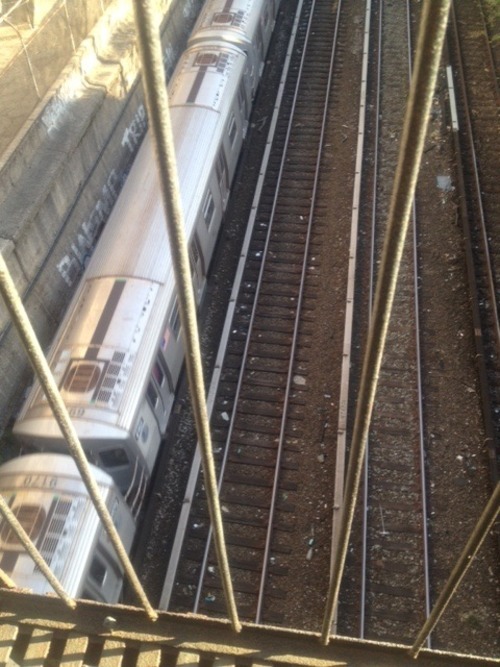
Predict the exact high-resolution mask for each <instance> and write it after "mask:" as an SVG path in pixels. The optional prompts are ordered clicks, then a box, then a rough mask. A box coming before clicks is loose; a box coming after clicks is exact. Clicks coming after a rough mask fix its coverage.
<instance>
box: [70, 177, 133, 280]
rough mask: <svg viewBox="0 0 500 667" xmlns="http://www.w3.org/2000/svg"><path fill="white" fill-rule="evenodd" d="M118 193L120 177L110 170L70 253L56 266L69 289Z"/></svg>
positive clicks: (89, 252)
mask: <svg viewBox="0 0 500 667" xmlns="http://www.w3.org/2000/svg"><path fill="white" fill-rule="evenodd" d="M119 191H120V177H119V175H118V174H117V172H116V171H115V170H114V169H112V170H111V172H110V174H109V176H108V178H107V181H106V183H105V184H104V185H103V186H102V191H101V192H102V195H101V197H100V198H99V199H98V200H97V202H96V204H95V206H94V208H93V209H92V212H91V213H90V215H89V217H88V219H87V220H85V222H84V223H83V224H82V225H81V226H80V228H79V230H78V232H77V234H76V238H75V240H74V241H73V242H72V244H71V249H70V252H69V253H68V254H66V255H65V256H64V257H63V258H62V260H61V261H60V262H58V264H57V268H58V270H59V273H60V274H61V276H62V277H63V279H64V281H65V282H66V283H67V284H68V285H69V286H70V287H71V286H72V285H73V284H74V282H75V280H76V279H77V278H78V276H79V275H80V274H81V273H82V271H83V269H84V268H85V266H86V265H87V262H88V261H89V258H90V255H91V254H92V250H93V249H94V246H95V244H96V241H97V239H98V238H99V234H100V232H101V230H102V227H103V225H104V223H105V222H106V220H107V218H108V216H109V214H110V213H111V209H112V208H113V204H114V203H115V201H116V198H117V196H118V192H119Z"/></svg>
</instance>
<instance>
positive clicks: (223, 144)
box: [0, 0, 279, 602]
mask: <svg viewBox="0 0 500 667" xmlns="http://www.w3.org/2000/svg"><path fill="white" fill-rule="evenodd" d="M278 5H279V0H208V1H207V2H206V3H205V5H204V7H203V9H202V11H201V13H200V16H199V19H198V21H197V23H196V25H195V27H194V30H193V33H192V35H191V38H190V40H189V43H188V46H187V49H186V51H185V52H184V53H183V55H182V56H181V57H180V59H179V62H178V64H177V67H176V69H175V71H174V73H173V75H172V78H171V81H170V83H169V104H170V112H171V119H172V130H173V134H174V141H175V150H176V157H177V167H178V176H179V183H180V191H181V199H182V205H183V212H184V222H185V232H186V238H187V239H188V243H189V256H190V263H191V270H192V277H193V286H194V291H195V294H196V298H197V301H198V303H199V302H200V301H201V299H202V297H203V292H204V287H205V282H206V274H207V270H208V267H209V264H210V260H211V257H212V254H213V251H214V247H215V243H216V240H217V236H218V232H219V228H220V224H221V220H222V217H223V214H224V211H225V208H226V205H227V202H228V197H229V191H230V187H231V183H232V180H233V176H234V173H235V170H236V166H237V162H238V157H239V154H240V151H241V146H242V142H243V140H244V137H245V133H246V129H247V124H248V120H249V115H250V111H251V105H252V100H253V97H254V95H255V91H256V88H257V85H258V81H259V78H260V75H261V73H262V69H263V65H264V59H265V55H266V52H267V48H268V46H269V42H270V38H271V33H272V30H273V27H274V22H275V19H276V14H277V11H278ZM157 179H158V177H157V173H156V164H155V160H154V155H153V146H152V143H151V137H150V135H149V133H148V134H147V135H146V137H145V139H144V141H143V143H142V145H141V148H140V149H139V152H138V154H137V157H136V159H135V161H134V164H133V166H132V169H131V171H130V174H129V176H128V178H127V181H126V183H125V185H124V187H123V189H122V191H121V193H120V196H119V198H118V199H117V202H116V204H115V206H114V208H113V211H112V213H111V215H110V218H109V220H108V222H107V224H106V227H105V229H104V231H103V233H102V236H101V238H100V240H99V242H98V244H97V247H96V249H95V251H94V253H93V255H92V257H91V259H90V262H89V264H88V267H87V268H86V270H85V273H84V275H83V277H82V279H81V281H80V284H79V287H78V288H77V291H76V293H75V295H74V298H73V299H72V301H71V304H70V306H69V308H68V311H67V313H66V316H65V318H64V320H63V322H62V324H61V326H60V328H59V330H58V333H57V334H56V336H55V340H54V342H53V345H52V347H51V350H50V353H49V363H50V366H51V369H52V372H53V374H54V377H55V379H56V381H57V383H58V386H59V389H60V391H61V393H62V396H63V398H64V401H65V403H66V405H67V407H68V409H69V412H70V414H71V416H72V420H73V423H74V426H75V428H76V431H77V433H78V435H79V438H80V441H81V443H82V446H83V447H84V449H85V452H86V455H87V458H88V459H89V461H90V462H91V463H92V464H94V466H96V467H97V468H99V469H100V471H101V472H99V473H97V470H96V474H98V475H99V476H100V477H99V479H104V477H103V475H105V476H106V480H108V482H109V483H110V484H111V486H113V485H116V488H117V489H118V490H119V492H120V497H121V498H122V499H123V502H124V503H125V504H126V505H127V506H128V507H129V508H130V509H131V512H132V516H133V515H134V514H135V513H136V510H137V506H138V504H139V503H140V502H141V499H142V496H143V494H144V490H145V488H146V487H147V484H148V481H149V478H150V476H151V473H152V470H153V467H154V465H155V461H156V458H157V455H158V451H159V447H160V441H161V437H162V435H163V433H164V432H165V429H166V426H167V421H168V418H169V414H170V410H171V406H172V403H173V400H174V393H175V390H176V385H177V382H178V379H179V375H180V372H181V368H182V364H183V357H184V351H183V344H182V340H181V335H180V334H181V332H180V322H179V314H178V306H177V298H176V289H175V284H174V275H173V270H172V262H171V256H170V249H169V243H168V238H167V232H166V225H165V219H164V211H163V206H162V200H161V195H160V190H159V187H158V180H157ZM14 434H15V436H16V437H17V438H18V440H19V441H20V443H21V444H22V445H25V446H27V447H29V448H30V449H35V450H38V451H41V452H46V454H44V455H38V456H42V458H43V456H47V457H48V458H47V461H54V462H55V461H57V462H60V461H68V457H67V456H65V453H66V454H67V451H68V450H67V446H66V443H65V440H64V439H63V438H62V436H61V433H60V431H59V427H58V425H57V422H56V421H55V419H54V418H53V415H52V412H51V410H50V407H49V405H48V403H47V401H46V399H45V397H44V394H43V392H42V391H41V389H40V387H38V386H35V387H34V388H33V390H32V391H31V392H30V395H29V397H28V399H27V401H26V403H25V405H24V406H23V408H22V411H21V413H20V415H19V418H18V420H17V422H16V424H15V426H14ZM23 460H24V461H26V470H25V471H24V472H23V465H24V464H23ZM33 461H34V459H31V457H21V458H20V459H17V460H16V461H15V464H14V463H13V462H11V463H7V464H5V465H4V466H2V467H1V468H0V492H1V493H2V494H3V495H5V496H6V497H7V498H9V499H13V500H12V502H13V503H15V507H16V512H17V514H18V517H22V523H23V525H24V527H25V529H26V530H27V532H28V533H30V530H31V532H33V530H35V532H37V534H38V532H40V534H41V533H43V532H44V530H46V526H45V524H44V523H43V522H44V521H49V518H48V517H49V514H50V512H48V511H47V510H45V515H44V517H45V518H43V519H42V518H37V519H36V521H38V522H39V524H37V526H36V529H34V528H32V527H30V525H28V524H29V523H30V522H31V520H32V517H35V514H36V516H37V517H41V516H42V515H43V513H41V514H37V513H36V512H33V513H31V512H30V511H27V512H25V511H24V510H23V505H24V504H25V505H27V506H30V505H33V506H35V505H36V503H37V501H36V500H33V502H32V501H31V500H30V494H31V493H34V494H38V493H40V489H36V490H35V489H34V488H33V487H32V486H30V485H29V484H27V485H26V486H25V488H24V490H23V493H22V494H21V491H20V488H21V487H22V486H23V482H22V479H23V476H24V479H26V478H27V477H29V478H30V479H32V473H31V472H28V469H31V467H32V466H33V465H34V464H33ZM36 465H41V463H40V459H36ZM61 465H62V467H58V466H59V463H58V466H56V465H54V470H57V471H58V472H56V473H55V474H54V476H53V479H54V480H55V481H54V482H52V483H53V484H55V485H56V486H57V484H58V483H59V482H58V479H59V476H60V477H61V479H64V480H65V482H64V483H65V484H66V485H67V487H65V488H67V489H68V490H67V492H68V493H69V494H70V495H71V489H70V487H71V483H70V482H69V481H68V480H69V479H73V480H74V484H75V489H76V487H77V486H78V488H80V486H79V485H81V481H80V480H79V479H78V475H77V474H73V472H74V471H73V472H71V474H69V473H68V472H67V471H70V470H72V468H71V461H69V462H68V467H67V469H66V468H65V467H64V465H63V464H61ZM9 466H14V468H9ZM48 466H49V468H50V464H48ZM4 470H7V471H8V472H7V473H6V474H5V475H4V474H3V473H4ZM10 470H14V472H9V471H10ZM16 474H17V475H18V476H19V478H18V479H17V478H16ZM5 480H7V481H5ZM108 482H107V483H108ZM61 483H62V482H61ZM111 486H110V488H111ZM113 488H114V487H113ZM13 489H15V490H13ZM75 493H77V492H76V491H75ZM9 502H10V500H9ZM47 502H48V501H47ZM124 511H125V510H124ZM72 516H73V517H76V514H73V515H72ZM33 520H35V519H33ZM75 521H77V519H76V518H75ZM60 525H61V526H62V523H60ZM121 528H122V530H119V532H121V535H122V539H123V540H124V542H125V544H126V545H127V546H129V545H130V543H131V537H132V536H133V533H134V521H133V520H132V521H131V522H130V521H128V520H127V521H122V523H121ZM78 530H79V529H78V527H77V529H76V533H77V532H78ZM100 530H101V529H100V528H99V527H96V528H95V530H94V533H93V534H92V535H91V536H90V535H88V531H85V534H86V535H87V537H86V538H85V539H86V540H87V541H88V542H87V546H88V548H89V549H91V550H94V551H97V552H99V548H96V546H95V545H96V544H97V543H98V542H96V540H97V541H98V540H99V537H98V535H97V534H98V533H99V531H100ZM82 531H83V528H82ZM76 533H75V534H76ZM62 535H63V533H61V537H60V539H61V540H63V537H62ZM4 537H6V540H7V541H6V540H4ZM52 539H53V540H57V536H56V534H55V533H53V536H52ZM65 539H66V537H64V540H65ZM9 540H10V541H9ZM14 543H15V539H14V538H13V536H12V534H11V533H10V531H9V529H8V528H7V527H5V526H3V527H2V524H0V561H1V562H2V563H3V564H4V565H5V567H4V568H3V569H4V570H5V571H6V572H7V574H11V576H12V578H13V579H14V581H16V583H19V585H22V586H25V587H28V588H33V589H34V590H37V591H40V592H43V591H44V590H46V588H44V587H43V586H41V587H40V585H39V584H38V583H37V577H38V576H39V575H37V574H36V572H35V568H34V567H33V568H31V575H30V576H28V575H27V574H26V572H27V571H28V570H23V571H24V572H25V574H24V575H23V577H22V579H21V578H19V579H18V578H16V577H17V570H16V567H18V566H19V563H20V562H21V561H20V560H19V558H14V557H13V556H10V557H7V556H5V554H7V553H12V552H13V551H15V549H14V548H13V544H14ZM91 545H92V546H91ZM65 553H66V558H67V559H68V560H69V559H71V554H72V553H74V550H73V551H72V550H71V549H67V550H66V552H65ZM110 558H114V560H115V564H114V566H113V567H114V570H115V571H116V570H117V568H118V565H117V562H118V561H117V560H116V558H115V557H114V556H113V555H110ZM87 560H88V562H87V566H88V567H86V568H80V570H79V572H80V574H79V575H78V576H76V575H75V576H76V578H77V579H78V581H77V582H76V583H75V584H74V585H72V587H71V593H72V594H73V595H75V596H79V595H85V596H86V597H92V598H94V599H99V600H101V599H102V600H105V601H108V602H113V601H116V600H117V599H118V595H119V591H118V588H117V587H115V586H109V587H107V584H106V581H107V578H106V576H104V577H103V576H101V577H100V579H101V581H96V580H95V578H93V579H92V577H91V583H92V586H90V585H89V576H90V575H89V572H91V570H92V559H91V558H90V556H89V558H88V559H87ZM14 563H15V564H16V567H14V568H13V567H11V565H12V564H14ZM101 565H102V563H101ZM68 567H72V566H71V565H69V566H68ZM75 567H76V564H75ZM95 567H96V566H94V571H95ZM28 569H29V568H28ZM99 572H101V574H102V567H101V568H100V570H99ZM96 586H98V587H99V591H98V592H97V591H96ZM49 589H50V586H49Z"/></svg>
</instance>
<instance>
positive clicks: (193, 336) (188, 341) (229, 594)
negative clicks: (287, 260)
mask: <svg viewBox="0 0 500 667" xmlns="http://www.w3.org/2000/svg"><path fill="white" fill-rule="evenodd" d="M134 7H135V12H136V14H135V15H136V26H137V33H138V38H139V40H138V41H139V51H140V55H141V64H142V76H143V82H144V90H145V97H146V103H147V109H148V117H149V122H150V126H151V132H152V135H153V138H154V146H155V156H156V161H157V168H158V176H159V181H160V190H161V195H162V201H163V206H164V211H165V224H166V227H167V232H168V238H169V241H170V252H171V256H172V265H173V269H174V275H175V284H176V289H177V296H178V302H179V314H180V317H181V324H182V331H183V340H184V349H185V363H186V369H187V374H188V380H189V390H190V394H191V402H192V406H193V412H194V417H195V422H196V432H197V435H198V442H199V445H200V450H201V455H202V460H203V474H204V479H205V485H206V489H207V500H208V508H209V514H210V522H211V526H212V527H213V532H214V536H215V550H216V554H217V562H218V565H219V569H220V572H221V578H222V586H223V590H224V597H225V600H226V605H227V611H228V615H229V618H230V620H231V625H232V627H233V630H234V631H235V632H239V631H240V630H241V623H240V620H239V618H238V610H237V608H236V601H235V597H234V590H233V584H232V580H231V572H230V569H229V562H228V558H227V549H226V543H225V539H224V528H223V524H222V512H221V507H220V500H219V495H218V493H217V476H216V473H215V462H214V457H213V452H212V439H211V434H210V424H209V419H208V411H207V404H206V398H205V383H204V380H203V367H202V362H201V352H200V341H199V336H198V325H197V317H196V305H195V300H194V291H193V279H192V276H191V267H190V261H189V254H188V248H187V241H186V237H185V232H184V216H183V212H182V202H181V197H180V189H179V181H178V173H177V162H176V158H175V149H174V139H173V134H172V126H171V122H170V111H169V106H168V95H167V89H166V84H165V73H164V66H163V59H162V49H161V42H160V32H159V30H158V20H157V18H158V17H157V16H156V15H155V7H154V4H153V0H138V1H137V2H135V3H134Z"/></svg>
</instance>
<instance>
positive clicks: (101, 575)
mask: <svg viewBox="0 0 500 667" xmlns="http://www.w3.org/2000/svg"><path fill="white" fill-rule="evenodd" d="M89 574H90V576H91V577H92V579H93V580H94V581H95V582H96V584H99V586H102V585H103V583H104V579H105V578H106V567H105V566H104V565H103V564H102V563H101V561H100V560H99V559H98V558H94V559H93V560H92V563H91V564H90V568H89Z"/></svg>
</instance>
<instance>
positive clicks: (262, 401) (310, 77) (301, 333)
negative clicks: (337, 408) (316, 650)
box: [170, 0, 338, 623]
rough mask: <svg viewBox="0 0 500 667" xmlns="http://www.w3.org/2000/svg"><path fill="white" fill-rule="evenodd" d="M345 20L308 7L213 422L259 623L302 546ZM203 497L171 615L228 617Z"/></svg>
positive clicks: (234, 553)
mask: <svg viewBox="0 0 500 667" xmlns="http://www.w3.org/2000/svg"><path fill="white" fill-rule="evenodd" d="M337 16H338V15H337V14H335V13H333V12H332V11H331V2H329V1H328V0H317V1H316V2H304V4H303V14H302V17H301V20H300V23H299V28H298V32H297V36H296V43H295V47H294V49H293V55H292V59H291V63H290V66H289V76H288V80H287V83H286V86H285V92H284V97H283V102H282V107H281V109H282V110H281V113H280V116H279V119H278V123H277V126H276V131H275V135H274V142H273V146H272V150H271V153H270V156H269V162H268V171H267V174H266V179H265V184H264V188H263V191H262V196H261V199H260V202H261V203H260V206H259V208H258V210H257V214H256V218H255V221H254V234H253V236H252V239H251V241H250V247H249V252H248V259H247V262H246V266H245V269H244V272H243V278H242V282H241V288H240V293H239V295H238V299H237V303H236V307H235V312H234V317H233V321H232V324H231V333H230V335H229V340H228V345H227V351H226V355H225V359H224V364H223V368H222V371H221V378H220V383H219V390H218V394H217V397H216V399H215V410H214V417H213V419H212V429H213V445H214V452H215V454H216V457H217V460H218V466H219V476H220V477H219V485H220V498H221V504H222V510H223V519H224V530H225V537H226V544H227V548H228V555H229V561H230V566H231V573H232V578H233V586H234V590H235V596H236V602H237V605H238V611H239V614H240V616H241V618H242V619H247V620H251V621H255V622H264V623H279V622H281V621H282V620H283V613H282V611H283V599H284V598H285V597H286V594H287V593H286V591H285V590H283V589H282V588H281V587H280V575H282V574H286V573H287V570H288V568H287V564H286V560H287V554H289V553H290V551H291V549H292V546H293V543H294V541H296V539H297V538H296V537H295V536H294V524H295V516H296V513H297V512H300V507H297V506H296V505H295V503H294V492H295V491H296V490H297V486H298V484H300V433H301V423H302V421H303V420H304V419H305V418H306V417H307V415H306V414H304V409H303V404H304V400H303V396H304V392H306V391H307V358H308V354H309V350H310V346H311V339H310V336H309V335H308V323H307V320H308V317H312V313H311V312H310V311H309V310H308V309H306V310H304V301H303V300H304V291H305V289H306V286H308V285H312V286H313V290H308V299H307V303H308V304H310V303H311V302H313V301H314V299H313V298H312V296H313V294H314V290H315V289H316V288H317V287H318V284H317V281H316V279H315V267H314V263H313V262H312V261H311V259H310V258H309V249H310V248H311V246H312V245H314V243H318V242H319V241H318V240H317V239H316V238H315V229H314V225H313V222H314V203H315V194H316V188H317V179H318V166H319V160H320V155H321V149H322V141H323V133H324V126H325V123H326V117H327V113H326V108H327V103H328V91H329V88H330V83H331V71H332V66H333V61H334V54H335V44H336V39H335V35H336V26H337ZM308 308H309V306H308ZM195 496H196V500H195V501H194V502H193V507H192V511H191V515H190V518H189V520H188V529H187V535H186V539H185V542H184V546H183V550H182V555H181V557H180V559H179V562H180V565H179V568H178V571H177V575H176V583H175V586H174V588H173V592H172V597H171V603H170V608H171V609H179V610H183V611H184V610H187V609H188V610H192V611H202V612H204V613H221V614H225V613H226V608H225V603H224V599H223V594H222V590H221V583H220V579H219V576H218V568H217V564H216V560H215V554H214V552H213V548H212V546H211V540H210V537H211V531H210V528H209V518H208V512H207V507H206V502H205V499H204V491H203V485H202V483H201V481H200V482H199V484H198V487H197V490H196V493H195Z"/></svg>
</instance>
